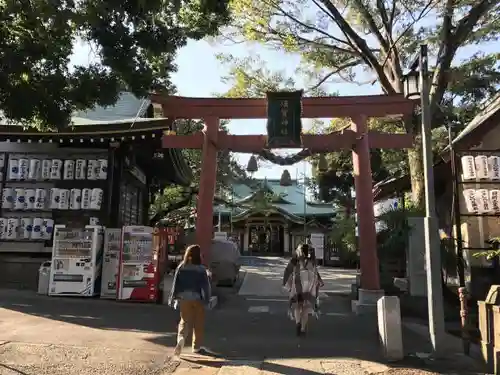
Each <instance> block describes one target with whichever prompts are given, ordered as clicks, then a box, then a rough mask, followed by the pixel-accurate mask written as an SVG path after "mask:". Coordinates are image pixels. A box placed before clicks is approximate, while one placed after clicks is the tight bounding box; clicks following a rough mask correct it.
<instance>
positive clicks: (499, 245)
mask: <svg viewBox="0 0 500 375" xmlns="http://www.w3.org/2000/svg"><path fill="white" fill-rule="evenodd" d="M488 244H489V245H490V247H491V250H486V251H478V252H475V253H474V254H473V256H474V257H476V258H480V257H484V258H486V259H488V260H492V259H494V258H496V257H498V256H500V237H493V238H490V239H489V241H488Z"/></svg>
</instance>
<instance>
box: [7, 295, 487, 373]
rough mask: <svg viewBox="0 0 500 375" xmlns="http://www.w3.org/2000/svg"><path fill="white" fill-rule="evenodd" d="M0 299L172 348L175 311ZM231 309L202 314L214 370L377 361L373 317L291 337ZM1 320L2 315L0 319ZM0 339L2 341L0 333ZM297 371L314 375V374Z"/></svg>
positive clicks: (413, 343)
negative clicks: (235, 364) (231, 365)
mask: <svg viewBox="0 0 500 375" xmlns="http://www.w3.org/2000/svg"><path fill="white" fill-rule="evenodd" d="M0 297H1V298H0V314H1V312H2V308H3V309H7V310H10V311H17V312H20V313H23V314H29V315H32V316H36V317H42V318H46V319H51V320H55V321H60V322H66V323H70V324H75V325H80V326H84V327H89V328H94V329H99V330H113V331H129V332H134V331H135V332H151V333H154V334H153V335H148V336H147V338H145V340H147V341H149V342H151V343H154V344H156V345H159V346H162V347H165V348H166V350H167V351H168V350H172V347H173V346H174V345H175V336H176V335H175V332H176V325H177V321H178V313H177V312H176V311H174V310H171V309H170V308H168V307H166V306H161V305H146V304H131V303H123V302H115V301H104V300H88V299H87V300H83V299H73V298H56V297H41V296H36V295H34V294H29V293H19V292H12V293H5V292H0ZM235 298H237V297H235ZM241 303H243V302H241ZM327 303H333V304H335V306H332V308H335V309H338V310H339V311H347V310H348V309H349V304H350V301H349V299H347V298H335V299H333V300H331V301H330V302H327ZM235 304H236V305H237V302H235ZM236 305H235V306H234V307H235V308H233V309H231V308H230V309H227V310H224V309H221V310H215V311H210V312H209V313H208V314H207V319H206V333H205V334H206V337H205V341H206V344H207V345H208V346H209V348H210V350H211V351H213V352H215V353H217V354H218V357H220V358H224V361H215V362H213V361H212V365H213V366H215V367H220V366H221V365H223V364H224V363H225V362H226V361H234V360H246V361H252V360H255V361H262V360H267V361H269V360H271V361H272V360H273V359H284V358H286V359H300V358H307V359H315V358H316V359H328V360H329V361H332V360H335V359H343V358H352V359H359V360H362V361H373V362H383V360H382V359H381V353H380V350H379V345H378V333H377V326H376V321H375V319H374V318H373V317H370V318H367V317H357V316H353V315H350V314H347V313H339V314H338V315H333V316H324V317H322V318H321V319H320V320H319V321H312V323H311V326H310V330H309V331H308V333H307V335H306V337H304V338H297V337H296V336H295V332H294V331H295V330H294V325H293V323H292V322H291V321H290V320H288V319H287V318H286V316H285V315H284V314H283V315H281V314H265V313H263V314H251V313H248V312H247V310H246V309H245V308H244V305H242V306H243V308H240V309H238V308H236V307H237V306H236ZM322 306H323V305H322ZM2 320H4V317H3V316H2V315H0V321H2ZM4 323H5V320H4ZM34 329H36V326H35V327H34ZM67 329H71V327H70V326H68V328H67ZM0 339H4V337H2V335H1V334H0ZM404 339H405V349H406V351H407V353H408V354H411V353H415V352H417V351H418V352H427V351H429V350H430V347H429V345H428V343H427V342H425V341H424V340H423V339H422V338H421V336H418V335H417V334H415V333H413V332H411V331H405V332H404ZM271 365H272V366H275V368H274V369H272V371H274V372H276V373H278V374H280V373H281V374H290V373H291V374H293V371H292V370H290V369H288V370H287V369H280V368H279V366H280V365H279V364H274V365H273V364H271ZM399 365H404V366H406V367H413V368H427V369H433V370H436V368H438V369H439V371H440V373H442V374H446V373H450V374H451V373H455V374H468V373H469V374H470V373H474V372H473V370H474V369H473V368H466V367H464V365H462V364H461V365H460V370H459V369H457V368H456V367H457V364H456V363H451V364H450V363H444V362H443V363H437V362H435V363H427V362H426V361H423V360H420V359H418V358H415V357H411V356H408V358H407V359H406V360H405V361H403V362H402V363H401V364H398V366H399ZM392 366H394V365H392ZM453 367H455V368H453ZM290 371H292V372H290ZM300 373H301V374H309V375H314V374H320V373H319V372H314V371H313V372H309V373H307V372H304V371H302V372H300ZM476 373H477V372H476ZM479 373H484V372H479Z"/></svg>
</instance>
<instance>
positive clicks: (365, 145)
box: [351, 116, 380, 303]
mask: <svg viewBox="0 0 500 375" xmlns="http://www.w3.org/2000/svg"><path fill="white" fill-rule="evenodd" d="M352 120H353V123H352V125H351V129H352V130H353V131H354V132H356V143H355V145H354V149H353V151H352V164H353V172H354V183H355V190H356V212H357V213H358V214H357V224H358V234H359V254H360V268H361V289H363V290H364V291H365V292H367V294H373V293H370V292H371V291H373V292H375V294H377V295H379V294H380V275H379V263H378V255H377V237H376V231H375V215H374V212H373V192H372V169H371V165H370V144H369V142H368V125H367V122H368V121H367V118H366V116H358V117H356V118H353V119H352ZM375 298H376V297H375V296H374V298H373V299H371V298H370V299H371V300H375ZM376 302H377V301H376V300H375V301H374V303H376ZM360 303H362V302H361V293H360Z"/></svg>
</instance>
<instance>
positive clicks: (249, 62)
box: [219, 55, 406, 213]
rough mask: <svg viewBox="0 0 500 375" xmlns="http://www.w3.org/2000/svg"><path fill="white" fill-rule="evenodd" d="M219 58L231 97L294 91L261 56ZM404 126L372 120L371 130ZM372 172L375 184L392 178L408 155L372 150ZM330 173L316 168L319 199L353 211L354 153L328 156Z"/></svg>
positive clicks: (327, 127)
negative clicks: (225, 67) (224, 70)
mask: <svg viewBox="0 0 500 375" xmlns="http://www.w3.org/2000/svg"><path fill="white" fill-rule="evenodd" d="M219 59H220V60H221V61H222V62H223V63H226V64H229V65H230V70H229V73H228V75H227V76H225V77H222V79H223V81H224V82H226V83H230V84H231V87H230V89H229V90H228V91H227V92H226V93H224V94H223V95H224V96H227V97H243V96H246V97H262V96H264V95H265V92H266V91H277V90H290V89H294V88H295V86H296V83H295V81H294V80H293V79H291V78H287V77H286V74H285V73H284V72H272V71H270V70H268V69H267V68H266V65H265V63H264V62H263V61H262V60H260V59H259V58H258V57H256V56H253V57H248V58H243V59H237V58H235V57H232V56H223V55H221V56H219ZM324 94H325V92H324V91H322V90H321V88H319V87H315V88H314V89H313V90H311V92H310V93H309V95H312V96H316V95H324ZM349 125H350V123H349V120H348V119H333V120H332V121H330V122H329V123H327V124H324V123H323V122H322V121H314V123H313V127H312V129H311V130H310V132H312V133H331V132H334V131H339V130H341V129H344V128H346V127H348V126H349ZM400 127H401V122H400V121H395V120H391V121H389V120H385V121H382V120H379V119H371V121H370V128H371V129H374V130H385V131H394V130H397V129H398V128H400ZM371 155H372V160H371V161H372V172H373V178H374V181H375V182H378V181H381V180H383V179H385V178H387V177H388V176H389V175H394V174H395V173H401V172H402V169H405V168H406V163H405V155H404V152H402V151H399V150H372V153H371ZM326 158H327V162H328V170H327V171H326V172H324V173H318V171H317V168H313V181H312V182H313V184H312V185H315V186H310V187H311V188H312V189H311V190H312V191H313V192H315V195H316V198H319V199H321V200H324V201H327V202H332V201H335V202H336V203H337V204H338V205H340V206H342V207H344V208H345V209H347V211H348V213H349V212H352V209H353V206H354V201H353V196H352V189H353V187H354V179H353V177H352V173H351V172H352V154H351V152H350V151H340V152H334V153H329V154H327V155H326ZM318 159H319V156H318V155H313V156H312V157H310V158H309V160H310V161H311V162H312V165H313V167H317V165H318V162H319V160H318Z"/></svg>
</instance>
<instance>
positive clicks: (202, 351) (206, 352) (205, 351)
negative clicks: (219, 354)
mask: <svg viewBox="0 0 500 375" xmlns="http://www.w3.org/2000/svg"><path fill="white" fill-rule="evenodd" d="M193 353H194V354H198V355H204V356H207V357H216V354H215V353H212V352H211V351H209V350H208V349H206V348H204V347H201V348H197V349H194V348H193Z"/></svg>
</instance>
